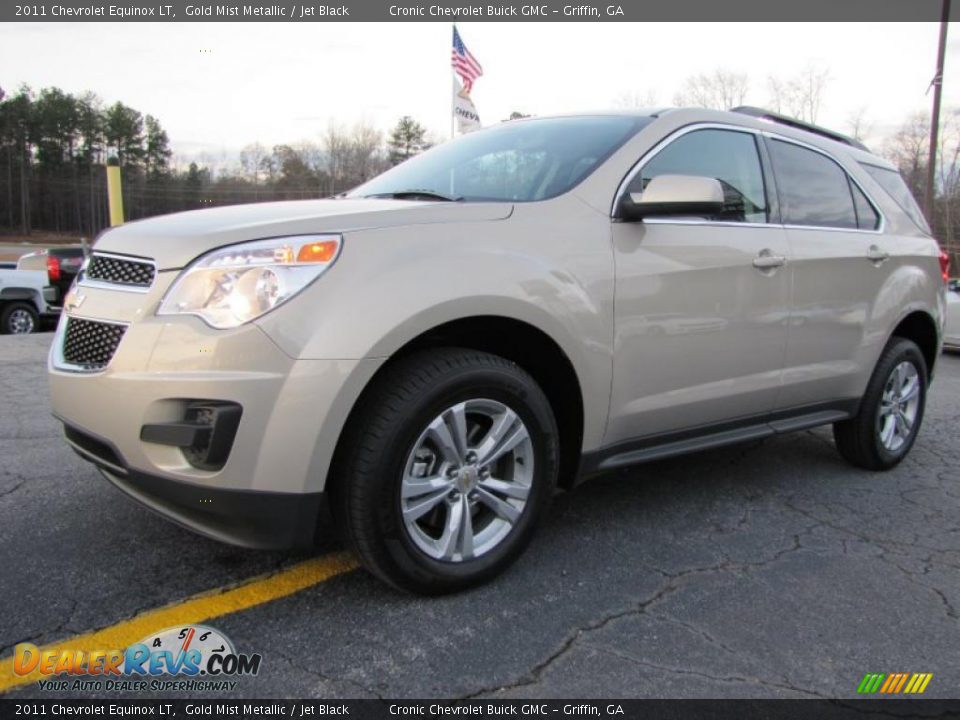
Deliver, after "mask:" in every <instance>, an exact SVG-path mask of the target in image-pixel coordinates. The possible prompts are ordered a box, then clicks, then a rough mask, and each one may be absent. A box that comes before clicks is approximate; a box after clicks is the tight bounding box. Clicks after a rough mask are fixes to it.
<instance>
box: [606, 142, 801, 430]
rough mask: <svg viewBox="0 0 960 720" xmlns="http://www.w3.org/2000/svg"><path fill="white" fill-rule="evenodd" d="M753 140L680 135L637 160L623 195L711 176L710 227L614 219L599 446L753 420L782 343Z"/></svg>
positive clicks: (771, 385) (769, 230)
mask: <svg viewBox="0 0 960 720" xmlns="http://www.w3.org/2000/svg"><path fill="white" fill-rule="evenodd" d="M762 152H763V149H762V147H761V144H760V140H759V137H758V134H757V133H755V132H753V131H750V130H746V129H738V128H734V127H729V128H727V127H717V126H709V127H702V126H701V127H696V126H695V127H692V128H686V129H684V130H682V131H680V132H679V133H678V134H675V135H674V136H672V137H671V138H668V139H667V140H666V141H665V142H664V143H661V144H660V146H658V147H657V148H655V149H654V150H653V151H652V152H651V153H650V155H649V156H648V157H647V158H645V159H643V160H642V162H641V163H640V164H639V166H638V168H637V169H636V170H635V171H634V174H633V175H632V177H630V178H628V180H627V181H626V182H625V183H624V185H622V186H621V192H630V193H637V192H641V193H642V192H643V189H644V188H645V186H646V184H647V183H648V182H649V181H650V180H651V179H652V178H653V177H655V176H657V175H662V174H669V175H695V176H705V177H711V178H716V179H717V180H719V181H720V183H721V186H722V187H723V189H724V207H723V210H722V211H721V213H720V214H719V215H717V216H714V217H696V218H669V219H667V218H658V219H654V218H647V219H645V220H644V221H642V222H626V221H618V220H616V219H614V222H613V225H612V240H613V247H614V257H615V262H616V290H615V311H614V313H615V338H614V344H615V354H614V367H613V384H612V392H611V413H610V419H609V422H608V426H607V434H606V438H605V439H606V443H607V444H608V445H613V444H617V443H621V442H624V441H627V440H635V439H638V438H643V437H648V436H651V435H659V434H663V433H670V432H671V431H680V430H687V429H691V428H701V427H709V426H711V425H716V424H719V423H723V422H725V421H734V420H744V422H745V423H748V422H751V421H756V420H757V419H760V420H762V419H763V418H764V417H765V416H766V414H767V413H769V412H770V411H771V410H772V408H773V406H774V403H775V400H776V397H777V393H778V389H779V386H780V374H781V370H782V366H783V359H784V351H785V348H786V337H787V318H788V291H789V287H788V281H787V277H788V276H787V274H786V272H785V271H784V267H782V265H783V264H784V263H785V262H786V261H787V242H786V236H785V233H784V230H783V228H782V227H781V226H780V225H779V224H777V223H776V220H777V216H776V212H777V211H776V207H775V202H774V199H773V194H772V193H771V192H770V191H769V188H768V183H767V178H766V175H767V174H768V173H769V165H768V164H767V161H766V160H765V158H764V157H763V155H762Z"/></svg>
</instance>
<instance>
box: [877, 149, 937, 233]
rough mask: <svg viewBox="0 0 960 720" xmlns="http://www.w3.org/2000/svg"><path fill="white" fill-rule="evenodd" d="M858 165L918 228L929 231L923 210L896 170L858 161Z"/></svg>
mask: <svg viewBox="0 0 960 720" xmlns="http://www.w3.org/2000/svg"><path fill="white" fill-rule="evenodd" d="M860 165H861V166H863V169H864V170H866V171H867V172H868V173H870V177H872V178H873V179H874V180H876V181H877V184H878V185H880V187H882V188H883V189H884V190H886V191H887V194H888V195H889V196H890V197H892V198H893V201H894V202H895V203H896V204H897V205H899V206H900V208H901V209H902V210H903V211H904V212H905V213H906V214H907V215H909V216H910V219H911V220H913V222H914V223H915V224H916V225H917V227H918V228H920V229H921V230H923V231H924V232H925V233H927V234H929V233H930V226H929V225H927V220H926V218H925V217H923V211H921V210H920V206H919V205H917V201H916V200H914V198H913V194H912V193H911V192H910V188H908V187H907V184H906V183H905V182H904V181H903V177H902V176H901V175H900V173H898V172H897V171H896V170H889V169H887V168H882V167H877V166H876V165H868V164H867V163H860Z"/></svg>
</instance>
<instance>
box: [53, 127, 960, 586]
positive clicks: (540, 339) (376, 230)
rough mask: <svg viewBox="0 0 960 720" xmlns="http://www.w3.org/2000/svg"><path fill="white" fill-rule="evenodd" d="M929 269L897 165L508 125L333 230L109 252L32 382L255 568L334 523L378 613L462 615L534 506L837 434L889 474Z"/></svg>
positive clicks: (927, 358)
mask: <svg viewBox="0 0 960 720" xmlns="http://www.w3.org/2000/svg"><path fill="white" fill-rule="evenodd" d="M945 270H946V268H945V265H944V258H943V256H942V254H941V253H940V252H939V248H938V246H937V243H936V241H935V240H934V239H933V238H932V237H931V235H930V230H929V228H928V227H927V225H926V222H925V221H924V219H923V216H922V215H921V214H920V212H919V210H918V209H917V207H916V204H915V203H914V201H913V199H912V197H911V196H910V193H909V191H908V190H907V188H906V186H905V185H904V183H903V181H902V180H901V178H900V176H899V175H898V174H897V172H896V170H895V169H894V167H893V166H891V165H890V164H889V163H887V162H886V161H884V160H882V159H880V158H879V157H877V156H876V155H873V154H871V153H870V152H868V151H867V150H866V148H864V147H863V146H861V145H859V144H858V143H856V142H855V141H852V140H848V139H846V138H843V137H842V136H839V135H836V134H834V133H831V132H829V131H826V130H823V129H821V128H816V127H814V126H806V125H803V124H801V123H798V122H796V121H793V120H790V119H788V118H783V117H780V116H774V115H771V114H767V113H764V112H762V111H757V110H754V109H751V108H741V109H739V110H738V111H735V112H730V113H723V112H713V111H705V110H670V111H658V112H653V113H642V114H641V113H638V114H606V115H604V114H599V115H588V116H576V117H556V118H543V119H532V120H525V121H519V122H510V123H505V124H502V125H500V126H497V127H494V128H491V129H488V130H483V131H480V132H476V133H473V134H470V135H467V136H464V137H461V138H459V139H457V140H454V141H451V142H448V143H444V144H442V145H440V146H438V147H436V148H434V149H432V150H430V151H428V152H426V153H424V154H423V155H420V156H418V157H416V158H414V159H412V160H409V161H407V162H405V163H403V164H401V165H399V166H397V167H395V168H393V169H391V170H389V171H388V172H386V173H384V174H383V175H380V176H379V177H376V178H374V179H372V180H370V181H369V182H367V183H366V184H364V185H362V186H360V187H358V188H356V189H355V190H353V191H351V192H349V193H347V194H346V195H344V196H342V197H339V198H336V199H329V200H316V201H298V202H279V203H269V204H260V205H244V206H237V207H227V208H217V209H211V210H203V211H198V212H188V213H181V214H177V215H169V216H166V217H158V218H154V219H150V220H145V221H141V222H134V223H130V224H127V225H124V226H122V227H118V228H115V229H112V230H109V231H108V232H105V233H104V234H103V235H102V236H101V237H100V238H99V240H98V242H97V243H96V246H95V248H94V252H93V254H92V256H91V257H90V258H89V260H88V263H87V265H86V267H85V268H84V270H83V272H82V275H81V277H80V278H79V279H78V282H77V284H76V286H75V287H74V289H73V290H72V291H71V294H70V296H69V298H68V299H67V301H66V303H65V305H66V312H65V313H64V317H63V318H62V319H61V322H60V326H59V329H58V331H57V336H56V338H55V340H54V343H53V348H52V350H51V353H50V361H49V371H50V385H51V391H52V401H53V411H54V413H55V414H56V416H57V417H58V418H59V419H60V420H61V421H62V422H63V424H64V430H65V435H66V439H67V441H68V442H69V443H70V444H71V445H72V446H73V448H74V449H75V450H76V451H77V452H78V453H80V454H81V455H82V456H83V457H84V458H86V459H88V460H90V461H91V462H93V463H94V464H96V465H97V467H98V468H99V469H100V470H101V471H102V473H103V474H104V475H105V476H106V477H107V479H108V480H110V482H112V483H113V484H114V485H116V486H117V487H119V488H120V489H121V490H123V491H124V492H126V493H127V494H128V495H130V496H132V497H133V498H135V499H136V500H139V501H140V502H142V503H144V504H145V505H147V506H148V507H150V508H152V509H153V510H156V511H157V512H159V513H161V514H163V515H165V516H167V517H169V518H171V519H172V520H174V521H176V522H178V523H180V524H182V525H184V526H186V527H188V528H191V529H193V530H196V531H198V532H201V533H203V534H205V535H209V536H212V537H214V538H218V539H220V540H223V541H226V542H231V543H236V544H240V545H245V546H249V547H262V548H267V547H270V548H276V547H290V546H294V545H306V544H310V543H311V542H312V541H313V539H314V535H315V533H316V531H317V529H318V519H319V517H320V513H319V510H320V508H321V503H322V501H323V500H324V496H329V499H330V501H331V508H332V514H333V517H334V519H335V521H336V522H337V524H338V525H339V526H340V529H341V531H342V533H343V536H344V537H345V538H346V539H347V541H348V542H349V543H350V545H351V546H352V547H353V548H354V549H355V551H356V552H357V554H358V555H359V557H360V558H361V559H362V561H363V562H364V564H365V565H366V566H367V567H368V568H369V569H370V570H371V571H373V572H374V573H375V574H377V575H378V576H379V577H381V578H383V579H384V580H386V581H387V582H389V583H392V584H394V585H396V586H399V587H402V588H406V589H409V590H414V591H418V592H426V593H439V592H446V591H451V590H456V589H459V588H463V587H466V586H469V585H472V584H475V583H478V582H481V581H483V580H486V579H488V578H490V577H492V576H493V575H495V574H497V573H498V572H500V571H502V570H503V569H504V568H505V567H506V566H507V565H508V564H509V563H510V562H511V561H513V560H514V559H515V558H516V557H517V555H518V554H519V553H520V552H521V551H522V550H523V548H524V546H525V545H526V544H527V543H528V542H529V540H530V538H531V535H532V533H533V531H534V527H535V525H536V524H537V522H538V521H539V520H540V519H541V517H542V516H543V514H544V511H545V509H546V507H547V504H548V502H549V500H550V497H551V495H552V494H553V492H554V489H555V487H557V486H558V485H559V486H560V487H570V486H571V485H573V484H574V483H575V482H576V481H577V480H578V479H579V478H582V477H584V476H587V475H590V474H592V473H596V472H599V471H604V470H607V469H610V468H618V467H622V466H625V465H629V464H633V463H639V462H643V461H645V460H650V459H653V458H662V457H666V456H670V455H676V454H680V453H686V452H690V451H695V450H700V449H704V448H710V447H716V446H719V445H722V444H726V443H732V442H736V441H742V440H746V439H753V438H760V437H764V436H769V435H773V434H775V433H781V432H787V431H791V430H798V429H802V428H810V427H814V426H817V425H823V424H828V423H832V424H833V427H834V436H835V438H836V444H837V448H838V449H839V451H840V453H841V454H842V455H843V456H844V457H845V458H846V459H847V460H849V461H850V462H852V463H853V464H855V465H857V466H859V467H862V468H866V469H869V470H886V469H888V468H891V467H893V466H894V465H896V464H897V463H898V462H900V460H902V459H903V457H904V456H905V455H906V454H907V452H909V450H910V447H911V446H912V445H913V442H914V440H915V439H916V437H917V432H918V430H919V428H920V422H921V420H922V418H923V410H924V401H925V397H926V392H927V387H928V383H929V381H930V377H931V374H932V372H933V367H934V362H935V360H936V358H937V355H938V353H939V351H940V345H941V334H942V323H943V316H944V280H943V277H942V276H943V273H944V272H945Z"/></svg>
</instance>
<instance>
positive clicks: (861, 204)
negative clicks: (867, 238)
mask: <svg viewBox="0 0 960 720" xmlns="http://www.w3.org/2000/svg"><path fill="white" fill-rule="evenodd" d="M850 190H851V192H853V205H854V207H855V208H856V210H857V227H858V228H860V229H861V230H876V229H877V228H878V227H880V215H879V214H878V213H877V211H876V209H875V208H874V207H873V205H871V204H870V201H869V200H867V196H866V195H864V194H863V190H861V189H860V188H859V187H857V185H856V183H853V182H851V183H850Z"/></svg>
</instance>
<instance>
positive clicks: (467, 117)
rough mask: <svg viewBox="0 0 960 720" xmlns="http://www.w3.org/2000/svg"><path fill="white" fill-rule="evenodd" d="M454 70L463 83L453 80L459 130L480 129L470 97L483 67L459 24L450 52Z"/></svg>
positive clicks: (454, 107)
mask: <svg viewBox="0 0 960 720" xmlns="http://www.w3.org/2000/svg"><path fill="white" fill-rule="evenodd" d="M450 62H451V65H452V66H453V72H454V73H455V74H456V75H458V76H459V77H460V79H461V80H462V81H463V84H462V85H461V84H460V83H458V82H457V80H456V78H454V80H453V117H455V118H456V120H457V130H459V131H460V132H461V133H467V132H471V131H473V130H479V129H480V115H479V113H477V108H476V106H475V105H474V104H473V100H472V99H471V98H470V91H471V90H472V89H473V83H474V81H475V80H476V79H477V78H478V77H481V76H482V75H483V68H482V67H481V66H480V63H479V62H477V59H476V58H475V57H474V56H473V55H472V54H471V53H470V51H469V50H467V46H466V45H464V44H463V39H462V38H461V37H460V33H459V32H457V26H456V25H454V26H453V50H452V51H451V54H450Z"/></svg>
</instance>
